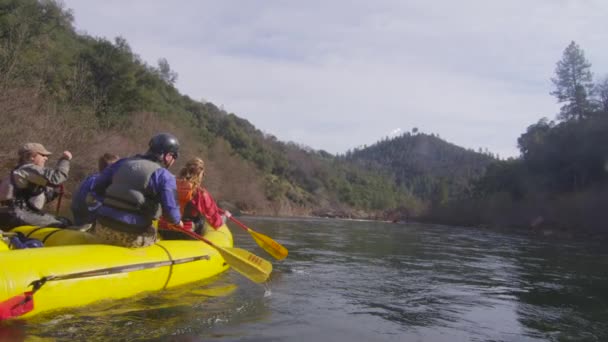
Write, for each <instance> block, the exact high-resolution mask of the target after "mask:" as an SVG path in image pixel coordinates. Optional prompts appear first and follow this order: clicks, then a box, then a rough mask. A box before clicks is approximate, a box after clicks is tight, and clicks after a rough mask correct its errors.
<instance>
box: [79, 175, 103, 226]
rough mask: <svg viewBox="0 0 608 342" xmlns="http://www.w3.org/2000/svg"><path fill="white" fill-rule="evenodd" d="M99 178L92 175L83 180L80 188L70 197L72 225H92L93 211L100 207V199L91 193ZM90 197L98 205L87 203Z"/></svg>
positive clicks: (93, 219)
mask: <svg viewBox="0 0 608 342" xmlns="http://www.w3.org/2000/svg"><path fill="white" fill-rule="evenodd" d="M98 177H99V173H94V174H92V175H90V176H88V177H87V178H85V180H84V181H82V183H80V187H79V188H78V190H77V191H76V193H74V196H73V197H72V205H71V209H72V215H73V216H74V224H76V225H82V224H85V223H93V222H94V221H95V210H96V209H97V208H98V207H99V205H101V201H102V199H101V198H99V197H98V196H97V195H96V194H95V193H94V192H93V186H94V185H95V180H96V179H97V178H98ZM89 195H91V196H93V198H94V199H95V201H96V202H97V203H98V204H97V203H89V201H90V200H89V201H87V197H88V196H89Z"/></svg>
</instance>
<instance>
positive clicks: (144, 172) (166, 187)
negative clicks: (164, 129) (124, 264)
mask: <svg viewBox="0 0 608 342" xmlns="http://www.w3.org/2000/svg"><path fill="white" fill-rule="evenodd" d="M178 156H179V141H178V140H177V138H176V137H175V136H173V135H172V134H169V133H160V134H157V135H155V136H154V137H152V139H150V142H149V144H148V151H147V152H146V153H144V154H141V155H135V156H133V157H129V158H123V159H120V160H118V161H117V162H116V163H114V164H112V165H110V166H109V167H107V168H106V169H105V170H103V172H102V173H101V174H100V175H99V177H98V178H97V180H96V181H95V185H94V186H93V192H95V193H96V195H97V196H98V198H103V202H102V205H101V207H99V209H97V224H96V225H95V229H94V231H93V233H94V234H95V235H96V236H97V237H99V238H100V239H101V240H102V241H103V242H104V243H106V244H110V245H116V246H124V247H145V246H149V245H152V244H154V242H156V238H157V233H156V229H155V228H154V227H153V226H152V221H153V220H156V219H158V218H159V217H160V216H161V215H162V216H163V217H164V219H165V220H167V221H169V222H170V223H172V224H175V225H177V226H178V227H183V223H182V221H181V214H180V209H179V204H178V203H177V200H176V191H177V186H176V182H175V176H174V175H173V174H171V173H170V172H169V170H168V169H169V168H170V167H171V166H172V165H173V164H174V163H175V161H176V160H177V158H178Z"/></svg>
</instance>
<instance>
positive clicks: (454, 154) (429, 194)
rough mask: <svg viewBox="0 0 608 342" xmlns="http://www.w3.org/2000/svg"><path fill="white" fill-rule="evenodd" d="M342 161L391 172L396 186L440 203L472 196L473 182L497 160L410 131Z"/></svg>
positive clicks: (346, 155) (362, 150) (359, 150)
mask: <svg viewBox="0 0 608 342" xmlns="http://www.w3.org/2000/svg"><path fill="white" fill-rule="evenodd" d="M343 158H344V159H345V160H347V161H350V162H353V163H355V164H358V165H360V166H364V167H367V168H372V169H381V170H384V171H386V172H388V173H389V174H391V175H392V176H393V177H394V180H395V183H396V184H397V186H403V187H405V188H406V189H408V190H409V191H411V192H412V193H413V194H414V195H416V196H418V197H421V198H423V199H439V200H441V201H442V200H447V199H451V198H455V197H459V196H460V195H463V194H466V193H469V192H470V190H471V181H473V180H475V179H478V178H479V177H481V176H482V175H483V174H484V172H485V169H486V167H487V166H488V165H489V164H490V163H492V162H494V161H496V158H495V157H494V156H493V155H492V154H489V153H479V152H475V151H473V150H468V149H465V148H463V147H460V146H457V145H454V144H452V143H449V142H447V141H445V140H443V139H441V138H439V137H438V136H435V135H433V134H425V133H414V134H412V133H409V132H407V133H404V134H402V135H400V136H397V137H394V138H387V139H384V140H382V141H379V142H377V143H375V144H373V145H371V146H368V147H365V148H362V149H355V150H354V151H348V152H347V153H346V154H345V155H344V157H343ZM446 191H447V193H446ZM438 196H439V197H443V198H438Z"/></svg>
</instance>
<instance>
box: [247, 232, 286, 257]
mask: <svg viewBox="0 0 608 342" xmlns="http://www.w3.org/2000/svg"><path fill="white" fill-rule="evenodd" d="M247 231H248V232H249V234H251V236H252V237H253V239H254V240H255V242H256V243H257V244H258V245H259V246H260V247H262V248H263V249H264V250H265V251H266V252H268V254H270V255H272V257H273V258H275V259H277V260H283V259H285V258H286V257H287V254H288V253H289V252H288V251H287V248H285V247H283V245H281V244H280V243H278V242H276V241H274V240H273V239H271V238H270V237H268V236H266V235H264V234H262V233H258V232H254V231H253V230H251V229H247Z"/></svg>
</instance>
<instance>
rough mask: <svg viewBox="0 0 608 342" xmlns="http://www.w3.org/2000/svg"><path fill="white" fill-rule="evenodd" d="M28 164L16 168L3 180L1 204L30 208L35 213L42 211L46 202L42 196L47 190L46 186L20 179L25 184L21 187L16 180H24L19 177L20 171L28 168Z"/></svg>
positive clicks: (0, 187) (0, 188) (0, 193)
mask: <svg viewBox="0 0 608 342" xmlns="http://www.w3.org/2000/svg"><path fill="white" fill-rule="evenodd" d="M26 166H27V164H25V165H21V166H18V167H16V168H14V169H13V170H12V171H11V173H10V174H9V175H8V176H7V177H5V178H4V179H2V183H1V184H0V202H1V203H2V204H4V205H6V206H9V207H21V208H25V207H27V208H29V209H31V210H34V211H40V210H42V207H44V202H45V201H44V200H42V201H41V197H40V195H42V194H43V193H44V191H45V189H46V186H44V185H38V184H34V183H32V182H28V181H26V180H25V179H20V182H19V183H21V184H23V183H25V186H24V187H19V185H18V183H17V179H16V178H23V177H22V176H21V175H19V172H18V171H19V170H20V169H22V168H24V167H26Z"/></svg>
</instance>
